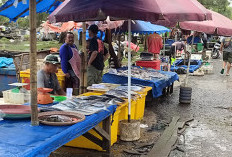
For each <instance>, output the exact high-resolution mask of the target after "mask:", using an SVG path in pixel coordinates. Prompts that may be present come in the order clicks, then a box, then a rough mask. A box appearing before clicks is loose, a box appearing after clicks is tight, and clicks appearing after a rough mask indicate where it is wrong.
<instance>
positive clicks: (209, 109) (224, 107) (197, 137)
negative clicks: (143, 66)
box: [150, 59, 232, 157]
mask: <svg viewBox="0 0 232 157" xmlns="http://www.w3.org/2000/svg"><path fill="white" fill-rule="evenodd" d="M211 62H212V63H211V64H213V66H214V73H213V74H210V75H205V76H190V79H189V86H191V87H192V88H193V93H192V103H191V105H180V104H179V85H180V84H181V82H180V83H176V85H175V88H174V89H175V90H174V93H173V94H172V95H171V96H170V97H168V98H164V99H162V100H161V101H160V103H158V104H156V105H155V104H154V106H152V107H150V110H152V111H154V112H155V113H156V114H157V117H158V119H163V120H167V121H170V119H171V118H172V117H173V116H180V117H181V118H182V119H185V118H189V117H193V118H194V121H193V122H192V123H191V124H190V127H189V128H188V129H187V130H186V132H185V134H184V138H183V139H185V140H184V142H183V149H184V152H176V151H175V152H172V153H171V154H170V157H179V156H180V157H182V156H183V157H185V156H186V157H211V156H212V157H231V156H232V110H231V107H232V76H225V75H221V74H220V73H219V72H220V70H221V64H222V61H221V59H217V60H212V61H211ZM231 74H232V73H231ZM183 78H184V76H180V80H182V81H183Z"/></svg>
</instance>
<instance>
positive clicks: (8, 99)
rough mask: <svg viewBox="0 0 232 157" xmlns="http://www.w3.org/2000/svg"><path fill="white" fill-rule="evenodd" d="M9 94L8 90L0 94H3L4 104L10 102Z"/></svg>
mask: <svg viewBox="0 0 232 157" xmlns="http://www.w3.org/2000/svg"><path fill="white" fill-rule="evenodd" d="M10 93H11V91H10V90H6V91H3V92H2V94H3V100H4V102H5V103H9V102H10Z"/></svg>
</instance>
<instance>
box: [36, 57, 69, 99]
mask: <svg viewBox="0 0 232 157" xmlns="http://www.w3.org/2000/svg"><path fill="white" fill-rule="evenodd" d="M44 64H45V65H44V68H43V69H42V70H40V71H38V73H37V87H38V88H51V89H53V91H52V92H51V94H57V95H65V92H64V91H63V90H62V89H61V87H60V84H59V82H58V79H57V76H56V74H55V73H56V72H57V70H58V64H60V61H59V57H58V56H57V55H52V54H50V55H47V56H46V57H45V59H44Z"/></svg>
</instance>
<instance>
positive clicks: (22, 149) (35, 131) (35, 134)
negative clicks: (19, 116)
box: [0, 105, 116, 157]
mask: <svg viewBox="0 0 232 157" xmlns="http://www.w3.org/2000/svg"><path fill="white" fill-rule="evenodd" d="M107 109H108V110H107V111H101V112H99V113H96V114H93V115H90V116H86V118H85V120H84V121H82V122H80V123H77V124H74V125H72V126H47V125H40V126H37V127H32V126H31V123H30V120H3V121H0V129H1V132H0V138H1V141H0V156H24V157H31V156H49V154H50V153H51V152H53V151H55V150H56V149H57V148H59V147H60V146H62V145H64V144H66V143H67V142H69V141H71V140H73V139H75V138H76V137H78V136H81V135H83V134H85V133H86V132H87V131H88V130H90V129H92V128H94V127H95V126H97V124H98V123H100V122H101V121H103V123H105V128H104V130H105V132H106V133H107V134H110V129H109V127H110V122H111V119H110V115H111V114H112V113H114V111H115V109H116V105H113V106H110V107H109V108H107ZM102 130H103V129H102ZM6 134H7V136H6ZM108 136H109V135H108ZM107 142H108V144H107ZM100 143H102V144H101V145H102V147H103V149H109V147H110V143H109V141H107V140H102V141H100ZM100 143H99V145H100Z"/></svg>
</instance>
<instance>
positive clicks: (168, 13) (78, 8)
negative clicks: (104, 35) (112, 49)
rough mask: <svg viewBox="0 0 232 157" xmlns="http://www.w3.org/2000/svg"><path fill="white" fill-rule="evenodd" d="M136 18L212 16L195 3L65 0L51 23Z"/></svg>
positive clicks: (198, 18)
mask: <svg viewBox="0 0 232 157" xmlns="http://www.w3.org/2000/svg"><path fill="white" fill-rule="evenodd" d="M107 16H110V18H111V19H113V20H116V19H133V20H143V21H157V20H169V21H175V22H176V21H203V20H210V19H211V13H210V12H209V11H208V10H207V9H206V8H204V6H202V5H201V4H200V3H199V2H198V1H196V0H117V1H116V0H85V1H83V0H66V1H64V2H63V3H62V4H61V5H60V6H59V7H58V8H57V9H56V10H55V11H54V12H53V13H52V14H51V15H50V16H49V21H50V22H53V23H54V22H67V21H92V20H99V21H100V20H105V19H106V18H107Z"/></svg>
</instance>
